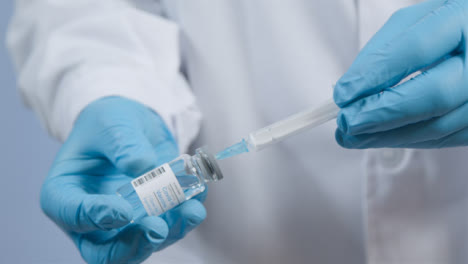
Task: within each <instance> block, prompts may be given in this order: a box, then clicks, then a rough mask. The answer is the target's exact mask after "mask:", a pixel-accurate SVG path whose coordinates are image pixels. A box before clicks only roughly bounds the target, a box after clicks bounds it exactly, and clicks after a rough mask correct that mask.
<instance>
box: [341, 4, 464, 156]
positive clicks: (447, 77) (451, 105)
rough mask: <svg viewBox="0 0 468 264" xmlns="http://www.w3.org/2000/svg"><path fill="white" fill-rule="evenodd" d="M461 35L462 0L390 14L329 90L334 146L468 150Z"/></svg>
mask: <svg viewBox="0 0 468 264" xmlns="http://www.w3.org/2000/svg"><path fill="white" fill-rule="evenodd" d="M467 36H468V1H466V0H464V1H462V0H459V1H457V0H452V1H450V0H448V1H447V0H435V1H426V2H423V3H421V4H418V5H414V6H411V7H408V8H405V9H402V10H400V11H398V12H396V13H395V14H394V15H393V16H392V17H391V18H390V19H389V21H388V22H387V23H386V24H385V26H384V27H383V28H382V29H381V30H380V31H379V32H378V33H377V34H376V35H375V36H374V37H373V38H372V39H371V40H370V42H369V43H368V44H367V45H366V46H365V47H364V49H363V50H362V51H361V52H360V54H359V55H358V57H357V58H356V60H355V61H354V63H353V65H352V66H351V67H350V69H349V70H348V72H346V73H345V74H344V75H343V76H342V77H341V79H340V80H339V81H338V83H337V85H336V87H335V91H334V98H335V102H336V103H337V105H338V106H340V107H341V108H342V110H341V112H340V114H339V115H338V119H337V123H338V130H337V131H336V139H337V142H338V143H339V144H340V145H342V146H344V147H347V148H377V147H406V148H440V147H453V146H466V145H468V104H466V102H467V101H468V68H467V67H468V64H467V57H466V56H467V45H468V42H467ZM418 70H420V71H422V74H420V75H418V76H417V77H415V78H413V79H411V80H409V81H406V82H404V83H402V84H399V85H397V84H398V83H399V82H400V81H401V80H402V79H404V78H405V77H406V76H408V75H410V74H411V73H414V72H416V71H418ZM395 85H397V86H395ZM393 86H395V87H393ZM392 87H393V88H392Z"/></svg>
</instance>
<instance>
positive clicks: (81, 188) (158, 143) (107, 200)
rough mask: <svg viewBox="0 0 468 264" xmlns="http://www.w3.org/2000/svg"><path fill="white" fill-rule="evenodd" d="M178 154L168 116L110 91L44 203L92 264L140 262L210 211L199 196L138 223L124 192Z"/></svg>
mask: <svg viewBox="0 0 468 264" xmlns="http://www.w3.org/2000/svg"><path fill="white" fill-rule="evenodd" d="M177 156H178V150H177V145H176V143H175V141H174V139H173V137H172V136H171V134H170V132H169V131H168V129H167V128H166V126H165V124H164V123H163V121H162V120H161V118H160V117H159V116H158V115H157V114H156V113H154V112H153V111H151V110H150V109H148V108H146V107H145V106H143V105H141V104H139V103H137V102H134V101H131V100H128V99H124V98H120V97H107V98H103V99H100V100H97V101H95V102H93V103H91V104H90V105H89V106H87V107H86V108H85V109H84V110H83V112H82V113H81V114H80V116H79V117H78V119H77V120H76V123H75V125H74V128H73V131H72V132H71V134H70V136H69V138H68V140H67V141H66V142H65V143H64V144H63V146H62V148H61V150H60V152H59V153H58V155H57V157H56V160H55V162H54V164H53V166H52V169H51V170H50V173H49V176H48V177H47V179H46V180H45V182H44V185H43V187H42V192H41V206H42V208H43V210H44V212H45V213H46V214H47V215H48V216H49V217H50V218H51V219H52V220H53V221H54V222H55V223H57V224H58V225H59V226H60V227H61V228H62V229H63V230H64V231H65V232H66V233H67V234H68V235H69V236H70V237H71V238H72V239H73V241H74V242H75V244H76V246H77V247H78V249H79V250H80V252H81V255H82V257H83V258H84V259H85V260H86V261H87V262H89V263H139V262H141V261H143V260H144V259H146V258H147V257H148V256H150V255H151V253H153V252H154V251H158V250H160V249H162V248H164V247H166V246H168V245H170V244H171V243H173V242H175V241H177V240H178V239H181V238H182V237H184V236H185V234H187V232H189V231H190V230H192V229H193V228H195V227H196V226H197V225H198V224H200V223H201V222H202V221H203V219H204V218H205V216H206V211H205V208H204V207H203V205H202V203H201V202H200V201H198V200H190V201H187V202H185V203H183V204H181V205H179V206H178V207H175V208H173V209H172V210H170V211H168V212H167V213H165V214H163V215H162V216H161V217H155V216H148V217H144V218H143V219H141V220H138V221H137V222H135V223H131V224H129V223H130V221H131V220H132V208H131V206H130V204H129V203H128V202H127V201H126V200H124V199H123V198H121V197H120V196H118V195H116V190H117V189H118V188H119V187H120V186H122V185H124V184H125V183H128V182H129V181H131V179H132V178H133V177H136V176H139V175H141V174H143V173H144V172H146V171H148V170H151V169H153V168H155V167H157V166H158V165H161V164H162V163H164V162H168V161H170V160H172V159H174V158H176V157H177Z"/></svg>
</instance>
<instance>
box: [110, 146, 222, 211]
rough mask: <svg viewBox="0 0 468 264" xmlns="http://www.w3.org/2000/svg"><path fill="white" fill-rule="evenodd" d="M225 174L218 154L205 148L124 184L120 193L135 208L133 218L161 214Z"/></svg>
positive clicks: (182, 156) (184, 155) (118, 191)
mask: <svg viewBox="0 0 468 264" xmlns="http://www.w3.org/2000/svg"><path fill="white" fill-rule="evenodd" d="M222 178H223V174H222V172H221V170H220V168H219V166H218V163H217V161H216V159H215V158H214V156H213V155H212V154H210V153H208V152H207V151H206V150H205V149H204V148H199V149H197V150H196V152H195V155H193V156H190V155H187V154H183V155H181V156H179V157H178V158H176V159H174V160H173V161H171V162H169V163H166V164H163V165H162V166H160V167H158V168H155V169H153V170H151V171H149V172H147V173H145V174H143V175H141V176H139V177H137V178H135V179H134V180H132V181H131V182H129V183H127V184H125V185H123V186H122V187H120V188H119V189H118V190H117V194H118V195H120V196H121V197H123V198H124V199H125V200H127V201H128V202H129V203H130V204H131V205H132V207H133V220H136V219H139V218H141V217H144V216H146V215H156V216H157V215H160V214H162V213H164V212H166V211H168V210H170V209H171V208H173V207H175V206H177V205H179V204H180V203H182V202H184V201H186V200H189V199H191V198H192V197H194V196H195V195H197V194H199V193H201V192H203V191H204V190H205V184H206V183H207V182H213V181H219V180H221V179H222Z"/></svg>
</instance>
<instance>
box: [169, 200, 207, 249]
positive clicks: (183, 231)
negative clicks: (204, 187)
mask: <svg viewBox="0 0 468 264" xmlns="http://www.w3.org/2000/svg"><path fill="white" fill-rule="evenodd" d="M161 217H162V218H163V219H164V220H165V221H166V223H167V225H168V226H169V235H168V236H167V239H166V241H165V242H164V245H163V246H162V248H165V247H167V246H169V245H171V244H173V243H174V242H176V241H177V240H180V239H182V238H183V237H185V235H187V233H188V232H190V231H191V230H193V229H194V228H195V227H197V226H198V225H199V224H201V222H203V220H205V218H206V209H205V207H204V206H203V204H202V203H201V202H200V201H198V200H193V199H191V200H188V201H186V202H184V203H182V204H180V205H179V206H177V207H175V208H173V209H171V210H169V211H168V212H166V213H165V214H163V215H162V216H161Z"/></svg>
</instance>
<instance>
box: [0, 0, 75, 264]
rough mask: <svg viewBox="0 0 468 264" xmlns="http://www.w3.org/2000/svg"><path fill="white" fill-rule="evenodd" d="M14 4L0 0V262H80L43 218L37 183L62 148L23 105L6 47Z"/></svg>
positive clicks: (53, 226) (67, 244) (55, 230)
mask: <svg viewBox="0 0 468 264" xmlns="http://www.w3.org/2000/svg"><path fill="white" fill-rule="evenodd" d="M12 2H13V1H10V0H2V1H0V39H1V41H0V86H1V88H0V89H1V91H2V94H1V95H0V127H1V130H0V186H1V189H0V209H1V215H0V263H21V264H22V263H39V264H41V263H71V264H73V263H83V261H82V260H81V258H80V256H79V253H78V251H77V250H76V249H75V247H74V245H73V243H72V242H71V241H70V240H69V239H68V238H67V237H66V236H65V235H64V234H63V233H62V232H61V231H60V230H59V229H58V228H57V227H56V226H55V225H54V224H53V223H52V222H51V221H50V220H49V219H48V218H47V217H46V216H45V215H44V214H43V213H42V211H41V209H40V207H39V190H40V187H41V182H42V181H43V179H44V178H45V177H46V175H47V171H48V169H49V167H50V165H51V163H52V160H53V158H54V156H55V153H56V152H57V150H58V148H59V146H60V144H59V143H58V142H57V141H56V140H54V139H52V138H51V137H50V136H48V135H47V132H45V130H44V129H43V128H42V127H41V125H40V123H39V121H38V119H37V118H36V117H35V116H34V114H33V113H32V112H31V111H30V110H28V109H27V108H26V107H25V106H24V105H23V103H22V101H21V97H20V96H19V93H18V91H17V89H16V87H15V75H14V72H13V68H12V65H11V63H10V60H9V57H8V53H7V51H6V48H5V33H6V28H7V25H8V20H9V18H10V17H11V15H12V12H13V3H12Z"/></svg>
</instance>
